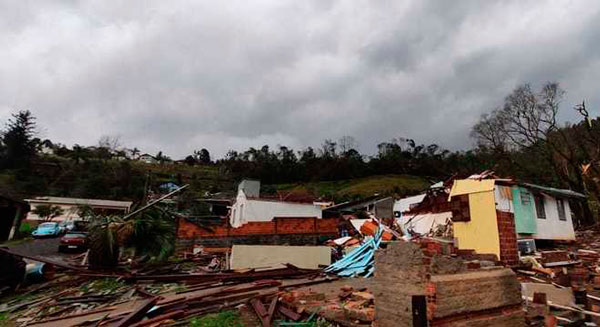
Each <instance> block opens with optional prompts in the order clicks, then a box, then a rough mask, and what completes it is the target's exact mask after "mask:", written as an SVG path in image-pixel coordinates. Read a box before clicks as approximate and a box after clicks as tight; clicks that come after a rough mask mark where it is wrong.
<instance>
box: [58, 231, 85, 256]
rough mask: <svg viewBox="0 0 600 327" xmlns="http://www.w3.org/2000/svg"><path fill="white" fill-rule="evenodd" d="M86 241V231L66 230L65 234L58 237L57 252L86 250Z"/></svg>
mask: <svg viewBox="0 0 600 327" xmlns="http://www.w3.org/2000/svg"><path fill="white" fill-rule="evenodd" d="M87 248H88V241H87V233H82V232H68V233H67V234H65V236H63V237H61V238H60V245H59V246H58V252H67V251H69V250H72V251H83V250H87Z"/></svg>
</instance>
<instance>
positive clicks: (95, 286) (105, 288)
mask: <svg viewBox="0 0 600 327" xmlns="http://www.w3.org/2000/svg"><path fill="white" fill-rule="evenodd" d="M123 286H125V283H124V282H123V281H119V280H117V279H115V278H105V279H99V280H95V281H93V282H91V283H87V284H83V285H81V287H80V290H81V291H82V292H85V293H87V292H90V291H91V292H114V291H116V290H118V289H119V288H121V287H123Z"/></svg>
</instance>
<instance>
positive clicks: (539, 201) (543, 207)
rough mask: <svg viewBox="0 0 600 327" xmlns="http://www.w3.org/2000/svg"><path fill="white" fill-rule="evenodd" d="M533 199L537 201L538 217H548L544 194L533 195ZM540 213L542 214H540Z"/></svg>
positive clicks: (536, 211) (536, 210) (536, 212)
mask: <svg viewBox="0 0 600 327" xmlns="http://www.w3.org/2000/svg"><path fill="white" fill-rule="evenodd" d="M533 201H534V203H535V216H536V217H537V219H547V218H548V216H547V215H546V203H545V202H544V196H543V195H541V194H535V195H534V196H533ZM540 204H541V205H540ZM540 210H541V211H540ZM540 213H541V214H542V215H540Z"/></svg>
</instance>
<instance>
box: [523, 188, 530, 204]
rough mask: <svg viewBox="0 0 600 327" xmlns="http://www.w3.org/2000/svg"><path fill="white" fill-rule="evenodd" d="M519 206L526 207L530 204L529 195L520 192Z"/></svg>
mask: <svg viewBox="0 0 600 327" xmlns="http://www.w3.org/2000/svg"><path fill="white" fill-rule="evenodd" d="M521 204H522V205H524V206H528V205H530V204H531V197H530V195H529V193H526V192H523V191H521Z"/></svg>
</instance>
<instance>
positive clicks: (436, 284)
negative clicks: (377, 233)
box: [372, 242, 525, 327]
mask: <svg viewBox="0 0 600 327" xmlns="http://www.w3.org/2000/svg"><path fill="white" fill-rule="evenodd" d="M426 254H427V251H422V250H421V248H420V247H419V245H417V244H415V243H404V242H394V243H390V244H389V245H388V247H387V248H386V249H381V250H379V251H378V252H377V253H376V257H375V277H374V282H373V286H372V290H373V292H374V295H375V307H376V312H375V318H376V321H377V325H378V326H379V327H396V326H413V323H414V322H415V320H418V319H423V318H424V316H426V320H427V322H428V323H429V325H430V326H524V325H525V321H524V314H523V311H522V309H521V290H520V284H519V282H518V280H517V279H516V276H515V274H514V273H513V272H512V270H510V269H507V268H500V267H494V268H492V269H474V270H470V269H468V267H469V266H470V265H467V264H466V263H465V262H464V261H462V260H459V259H455V258H449V257H441V256H437V255H434V256H428V255H426ZM423 297H424V298H425V299H426V300H425V301H424V302H423V303H422V305H423V307H420V304H419V301H415V299H417V300H418V299H419V298H423ZM413 303H415V305H413Z"/></svg>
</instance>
